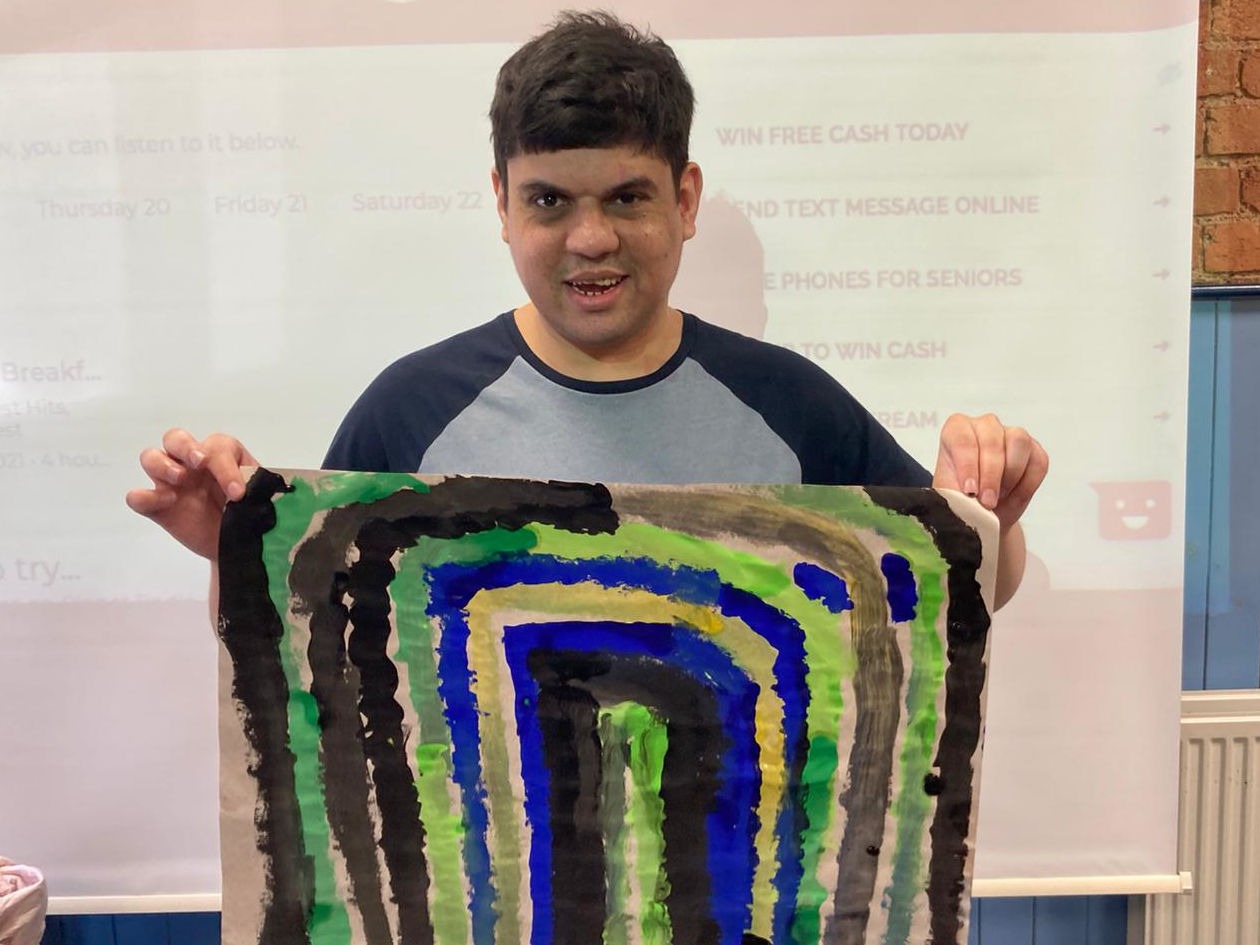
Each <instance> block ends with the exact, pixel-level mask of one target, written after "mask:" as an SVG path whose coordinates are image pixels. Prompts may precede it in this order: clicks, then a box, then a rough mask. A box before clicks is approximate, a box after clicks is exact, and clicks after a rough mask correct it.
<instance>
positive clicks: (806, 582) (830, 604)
mask: <svg viewBox="0 0 1260 945" xmlns="http://www.w3.org/2000/svg"><path fill="white" fill-rule="evenodd" d="M792 580H793V581H795V582H796V586H797V587H799V588H800V589H801V590H802V591H804V592H805V596H806V597H808V598H809V599H810V600H816V601H818V602H819V603H820V604H822V605H823V606H824V607H826V608H827V609H828V610H830V611H831V612H832V613H833V614H839V613H843V612H844V611H846V610H852V609H853V598H851V597H850V596H849V587H848V585H847V584H845V583H844V578H842V577H840V576H839V575H836V574H832V573H831V572H830V571H828V570H827V569H826V568H820V567H819V566H818V565H816V564H810V563H809V562H808V561H801V562H800V563H798V564H797V565H796V567H795V568H793V569H792Z"/></svg>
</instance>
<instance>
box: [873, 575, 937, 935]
mask: <svg viewBox="0 0 1260 945" xmlns="http://www.w3.org/2000/svg"><path fill="white" fill-rule="evenodd" d="M937 564H938V567H937V568H936V569H933V568H930V567H928V566H927V564H926V562H925V563H924V564H919V563H918V562H912V566H913V567H914V569H915V570H914V573H915V574H916V575H918V577H919V606H918V613H917V616H916V619H915V621H914V623H913V625H912V626H911V628H910V654H911V665H912V667H913V669H912V670H911V673H910V679H909V682H908V683H907V686H906V714H907V722H906V730H905V736H904V740H903V741H902V747H901V786H900V790H899V791H898V792H897V797H896V798H895V799H894V800H893V803H892V807H891V810H892V814H893V817H894V819H895V820H896V823H897V828H896V829H897V845H896V850H895V852H894V854H893V869H892V877H891V880H890V882H889V884H888V886H887V888H886V889H885V891H884V892H885V901H887V902H888V903H889V906H888V925H887V928H886V930H885V932H884V945H904V943H906V942H908V941H909V939H910V923H911V921H912V919H913V913H914V904H915V899H916V898H917V894H918V893H919V892H920V891H922V889H923V887H924V880H925V877H924V875H923V838H924V830H925V828H926V824H927V819H928V816H929V815H930V813H931V811H932V808H933V805H934V803H935V802H934V801H933V799H932V798H931V797H930V796H929V795H928V794H927V792H926V791H924V790H923V779H924V777H925V776H926V775H927V773H928V771H929V770H930V767H931V764H932V758H933V755H934V754H935V751H936V744H937V724H938V721H939V715H938V713H937V709H936V703H937V698H936V697H937V693H938V692H940V689H941V686H942V685H943V684H944V682H945V648H944V646H943V644H942V642H941V638H940V634H939V633H938V632H937V629H936V623H937V618H938V617H939V616H940V612H941V606H942V604H943V603H944V599H945V590H944V580H945V576H944V571H943V569H942V568H941V567H939V565H940V558H939V556H938V557H937Z"/></svg>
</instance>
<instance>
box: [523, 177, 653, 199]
mask: <svg viewBox="0 0 1260 945" xmlns="http://www.w3.org/2000/svg"><path fill="white" fill-rule="evenodd" d="M516 189H517V190H518V191H519V192H520V193H526V194H536V193H542V192H546V193H557V194H566V195H567V194H568V191H567V190H565V188H563V187H561V186H560V185H558V184H553V183H551V182H550V181H547V180H543V179H542V178H539V177H531V178H529V179H528V180H523V181H521V182H520V183H519V184H517V185H516ZM627 190H646V191H649V192H651V193H655V192H656V181H654V180H652V178H650V177H647V176H642V175H641V176H638V177H628V178H626V179H625V180H623V181H618V182H617V183H615V184H613V186H611V187H609V188H608V190H607V191H605V192H604V196H605V197H611V196H613V195H615V194H620V193H624V192H625V191H627Z"/></svg>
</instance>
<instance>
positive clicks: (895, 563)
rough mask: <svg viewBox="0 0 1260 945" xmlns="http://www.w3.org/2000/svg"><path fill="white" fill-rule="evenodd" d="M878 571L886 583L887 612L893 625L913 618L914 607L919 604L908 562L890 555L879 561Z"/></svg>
mask: <svg viewBox="0 0 1260 945" xmlns="http://www.w3.org/2000/svg"><path fill="white" fill-rule="evenodd" d="M879 569H880V570H881V571H883V572H884V580H886V581H887V582H888V610H889V613H890V616H891V617H892V621H893V623H905V622H906V621H908V620H913V619H914V618H915V609H914V608H915V605H916V604H918V603H919V591H918V589H917V588H916V587H915V583H914V572H913V571H911V570H910V562H909V561H907V560H906V559H905V558H903V557H902V556H901V555H895V554H892V553H889V554H886V555H884V557H882V558H880V559H879Z"/></svg>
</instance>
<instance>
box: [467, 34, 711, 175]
mask: <svg viewBox="0 0 1260 945" xmlns="http://www.w3.org/2000/svg"><path fill="white" fill-rule="evenodd" d="M694 109H695V93H693V92H692V90H691V83H690V82H688V81H687V76H686V74H685V73H684V72H683V68H682V66H681V65H680V64H679V62H678V58H677V57H676V56H675V55H674V51H673V50H672V49H670V48H669V46H668V45H666V43H665V42H664V40H662V39H661V38H660V37H659V36H656V35H654V34H653V33H651V32H646V31H640V30H638V29H635V28H634V27H633V26H630V25H629V24H626V23H623V22H622V21H621V20H619V19H617V17H615V16H613V15H612V14H611V13H605V12H602V11H599V12H590V13H579V12H574V11H568V12H565V13H562V14H560V16H559V17H557V18H556V20H555V22H554V23H553V24H552V25H551V27H550V28H549V29H548V30H547V31H546V32H544V33H541V34H539V35H538V36H535V37H534V38H533V39H531V40H530V41H529V42H527V43H526V44H525V45H524V46H522V47H521V48H520V49H518V50H517V51H516V52H515V53H513V54H512V57H511V58H510V59H508V61H507V62H505V63H504V64H503V67H502V68H501V69H499V78H498V81H497V82H496V83H495V89H494V100H493V102H492V103H491V105H490V127H491V140H492V141H493V143H494V164H495V167H496V168H497V169H498V172H499V176H500V178H502V179H503V180H504V181H506V180H507V162H508V159H509V158H512V157H515V156H516V155H518V154H538V153H541V152H545V151H563V150H567V149H569V148H604V147H616V146H618V145H629V146H631V147H635V148H639V149H641V150H642V151H644V152H646V153H648V154H654V155H657V156H659V157H660V158H662V159H663V160H664V161H666V162H667V163H668V164H669V166H670V168H671V169H672V170H673V172H674V182H675V184H677V183H678V181H679V179H680V178H681V176H682V171H683V168H684V167H685V166H686V164H687V144H688V139H689V138H690V136H691V116H692V112H693V111H694Z"/></svg>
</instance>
